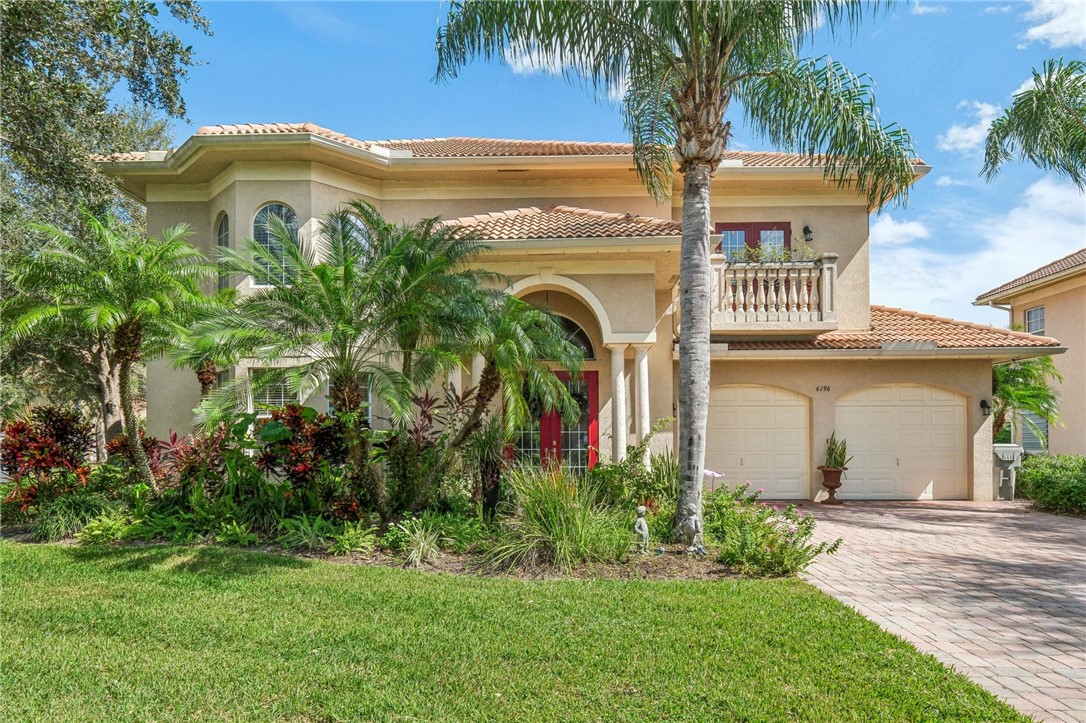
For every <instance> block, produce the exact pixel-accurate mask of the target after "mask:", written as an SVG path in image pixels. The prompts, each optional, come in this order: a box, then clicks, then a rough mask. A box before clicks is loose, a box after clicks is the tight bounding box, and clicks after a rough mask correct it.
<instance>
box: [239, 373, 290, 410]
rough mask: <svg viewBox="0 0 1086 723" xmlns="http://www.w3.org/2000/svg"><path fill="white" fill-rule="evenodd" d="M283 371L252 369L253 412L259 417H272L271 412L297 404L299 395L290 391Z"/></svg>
mask: <svg viewBox="0 0 1086 723" xmlns="http://www.w3.org/2000/svg"><path fill="white" fill-rule="evenodd" d="M283 371H284V370H282V369H250V370H249V379H250V383H251V386H252V398H253V411H254V412H256V413H257V417H260V418H263V417H268V416H271V410H273V409H280V408H282V407H285V406H287V405H288V404H297V403H298V395H297V394H295V393H294V392H292V391H291V390H290V385H289V384H287V380H286V377H285V376H284V375H283Z"/></svg>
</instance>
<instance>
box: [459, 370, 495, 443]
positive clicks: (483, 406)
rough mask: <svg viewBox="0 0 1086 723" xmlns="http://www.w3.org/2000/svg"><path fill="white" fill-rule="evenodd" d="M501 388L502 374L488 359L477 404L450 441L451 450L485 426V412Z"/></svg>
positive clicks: (480, 379) (480, 378)
mask: <svg viewBox="0 0 1086 723" xmlns="http://www.w3.org/2000/svg"><path fill="white" fill-rule="evenodd" d="M501 388H502V378H501V374H499V373H498V368H497V367H496V366H494V364H493V363H492V362H491V361H490V360H489V359H488V360H487V362H486V366H485V367H483V373H482V375H481V376H480V377H479V387H478V389H477V390H476V392H475V404H474V406H473V407H472V409H471V413H470V414H469V415H468V418H467V419H466V420H464V426H462V427H461V428H460V431H459V432H457V434H456V436H455V437H453V439H452V441H451V442H449V450H450V451H453V450H456V449H459V448H460V447H462V446H463V445H464V443H465V442H467V441H468V438H470V437H471V435H472V434H474V433H475V432H476V431H478V429H479V428H480V427H482V426H483V414H484V413H485V412H486V410H487V407H489V406H490V403H491V402H492V401H494V397H495V396H497V394H498V392H499V391H501Z"/></svg>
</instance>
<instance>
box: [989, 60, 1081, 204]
mask: <svg viewBox="0 0 1086 723" xmlns="http://www.w3.org/2000/svg"><path fill="white" fill-rule="evenodd" d="M1018 156H1020V157H1022V158H1024V159H1025V160H1027V161H1029V162H1030V163H1033V164H1034V165H1035V166H1037V167H1038V168H1041V169H1042V170H1045V171H1052V172H1055V173H1057V174H1059V175H1062V176H1066V177H1068V178H1070V179H1071V180H1072V181H1073V182H1074V183H1075V185H1076V186H1078V187H1079V188H1080V189H1084V190H1086V63H1084V62H1083V61H1081V60H1065V59H1063V58H1060V59H1059V60H1046V61H1045V62H1044V65H1042V66H1041V70H1040V71H1037V70H1036V69H1034V71H1033V83H1032V85H1030V86H1029V87H1028V88H1026V89H1024V90H1022V91H1020V92H1019V93H1017V94H1016V95H1015V96H1014V102H1013V103H1011V107H1010V108H1008V109H1007V110H1006V111H1004V113H1003V115H1001V116H1000V117H999V118H996V119H995V121H993V122H992V125H991V127H989V129H988V137H987V140H986V141H985V145H984V168H983V169H981V173H982V174H983V175H984V177H985V178H986V179H987V180H989V181H991V180H992V179H994V178H995V177H996V175H997V174H998V173H999V169H1000V166H1002V165H1003V164H1004V163H1006V162H1007V161H1010V160H1013V159H1014V158H1015V157H1018Z"/></svg>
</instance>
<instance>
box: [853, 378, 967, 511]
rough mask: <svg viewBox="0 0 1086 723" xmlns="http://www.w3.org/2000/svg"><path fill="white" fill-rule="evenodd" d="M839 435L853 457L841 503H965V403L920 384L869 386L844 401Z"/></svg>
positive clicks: (960, 399)
mask: <svg viewBox="0 0 1086 723" xmlns="http://www.w3.org/2000/svg"><path fill="white" fill-rule="evenodd" d="M836 430H837V437H838V438H839V439H841V438H843V439H845V440H847V442H848V451H849V454H851V455H853V460H852V462H850V463H849V465H848V472H847V473H846V476H845V478H844V479H843V480H842V482H843V484H842V487H841V489H840V490H839V491H838V496H839V497H841V498H842V499H853V500H932V499H935V500H961V499H966V497H967V494H966V489H967V488H966V472H967V470H966V450H967V445H966V440H965V398H964V397H962V396H959V395H957V394H954V393H952V392H948V391H945V390H942V389H937V388H935V387H930V386H925V385H920V384H897V385H887V386H876V387H869V388H867V389H864V390H863V391H860V392H857V393H855V394H851V395H849V396H847V397H843V398H841V399H840V400H838V402H837V407H836Z"/></svg>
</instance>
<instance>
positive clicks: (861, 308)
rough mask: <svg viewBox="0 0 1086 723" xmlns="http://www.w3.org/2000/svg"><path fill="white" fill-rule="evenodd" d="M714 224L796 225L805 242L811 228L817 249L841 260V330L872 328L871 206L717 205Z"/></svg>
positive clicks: (838, 298) (796, 234) (795, 234)
mask: <svg viewBox="0 0 1086 723" xmlns="http://www.w3.org/2000/svg"><path fill="white" fill-rule="evenodd" d="M714 200H716V199H714ZM712 220H713V223H714V224H717V223H758V222H774V221H783V222H788V223H790V224H791V226H792V237H793V239H795V238H803V227H804V226H809V227H810V228H811V231H812V232H813V235H814V240H813V241H812V242H811V247H812V248H813V249H815V250H816V251H819V252H822V253H835V254H838V256H839V257H840V258H839V259H838V260H837V296H836V303H837V323H838V328H840V329H851V330H855V329H867V328H868V327H869V326H870V325H871V308H870V298H871V263H870V258H869V253H868V243H867V236H868V213H867V206H866V205H860V204H859V203H857V204H855V205H848V206H816V205H787V206H786V205H777V206H735V205H717V203H714V205H713V207H712Z"/></svg>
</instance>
